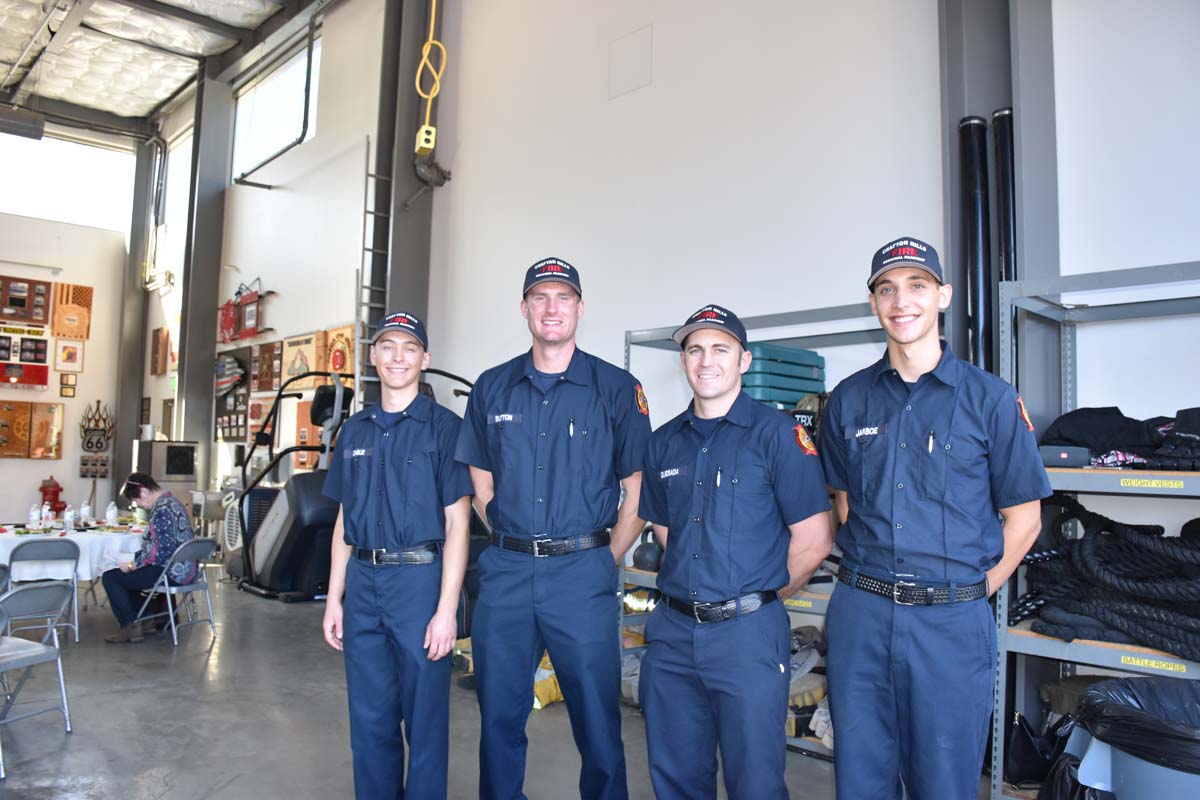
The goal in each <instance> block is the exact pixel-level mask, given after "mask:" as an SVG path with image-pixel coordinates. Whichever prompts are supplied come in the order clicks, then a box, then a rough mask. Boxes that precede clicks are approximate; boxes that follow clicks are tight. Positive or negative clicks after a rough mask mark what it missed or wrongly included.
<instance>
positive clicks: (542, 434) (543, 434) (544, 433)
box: [538, 431, 546, 436]
mask: <svg viewBox="0 0 1200 800" xmlns="http://www.w3.org/2000/svg"><path fill="white" fill-rule="evenodd" d="M545 435H546V432H545V431H542V432H541V433H539V434H538V436H545Z"/></svg>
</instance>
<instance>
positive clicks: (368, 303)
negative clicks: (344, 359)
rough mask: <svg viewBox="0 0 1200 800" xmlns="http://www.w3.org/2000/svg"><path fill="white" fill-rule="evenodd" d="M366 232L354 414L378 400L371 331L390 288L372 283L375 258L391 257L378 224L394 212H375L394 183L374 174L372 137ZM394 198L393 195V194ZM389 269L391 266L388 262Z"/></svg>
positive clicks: (357, 298)
mask: <svg viewBox="0 0 1200 800" xmlns="http://www.w3.org/2000/svg"><path fill="white" fill-rule="evenodd" d="M363 161H364V163H363V228H362V236H361V238H360V239H359V243H360V244H361V245H362V254H361V256H360V261H359V266H358V268H357V269H355V270H354V342H355V350H356V354H355V359H354V404H353V406H352V408H351V412H352V413H353V412H355V411H359V410H361V409H362V408H363V407H364V406H365V405H366V404H367V403H371V402H375V400H376V399H377V398H378V393H379V390H378V385H379V376H378V375H377V374H376V373H375V368H374V367H372V366H371V365H370V363H369V362H368V358H367V357H368V355H369V348H370V344H371V331H372V329H373V328H374V327H375V324H376V323H377V322H378V320H379V319H380V318H381V317H382V316H383V313H384V308H385V306H386V301H387V286H386V285H384V286H377V285H374V284H372V283H370V280H371V273H372V271H373V270H372V266H373V264H372V261H373V260H374V258H375V256H377V255H382V256H383V257H384V258H387V256H388V249H387V248H386V247H384V248H378V247H375V246H374V244H375V242H374V238H375V220H376V219H377V218H383V219H389V218H390V217H391V213H390V211H380V210H378V209H377V208H372V204H373V203H372V199H371V198H372V197H373V196H374V191H373V190H374V189H377V188H378V184H379V183H380V182H383V183H388V184H390V183H391V180H392V177H391V176H390V175H381V174H379V173H376V172H372V171H371V137H370V136H368V137H367V146H366V152H365V154H364V156H363ZM389 194H390V193H389ZM388 269H389V270H390V269H391V263H390V261H389V262H388Z"/></svg>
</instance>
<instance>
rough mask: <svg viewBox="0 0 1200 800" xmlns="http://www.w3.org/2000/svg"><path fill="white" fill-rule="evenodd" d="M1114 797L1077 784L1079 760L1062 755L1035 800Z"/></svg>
mask: <svg viewBox="0 0 1200 800" xmlns="http://www.w3.org/2000/svg"><path fill="white" fill-rule="evenodd" d="M1115 797H1116V795H1114V794H1113V793H1112V792H1105V791H1102V790H1100V789H1093V788H1091V787H1090V786H1084V785H1083V784H1081V783H1080V782H1079V759H1078V758H1076V757H1075V756H1073V755H1071V754H1070V753H1063V754H1062V755H1061V756H1059V758H1058V761H1055V762H1054V766H1053V767H1051V768H1050V774H1049V775H1047V776H1046V780H1045V781H1044V782H1043V783H1042V788H1041V789H1039V790H1038V795H1037V800H1113V798H1115Z"/></svg>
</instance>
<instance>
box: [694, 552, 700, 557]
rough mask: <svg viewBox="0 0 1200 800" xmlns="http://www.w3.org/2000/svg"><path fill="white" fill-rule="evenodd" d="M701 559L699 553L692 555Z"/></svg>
mask: <svg viewBox="0 0 1200 800" xmlns="http://www.w3.org/2000/svg"><path fill="white" fill-rule="evenodd" d="M699 557H700V554H699V553H692V558H699Z"/></svg>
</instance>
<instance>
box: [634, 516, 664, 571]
mask: <svg viewBox="0 0 1200 800" xmlns="http://www.w3.org/2000/svg"><path fill="white" fill-rule="evenodd" d="M662 557H663V549H662V545H660V544H659V543H658V539H655V538H654V529H653V528H650V527H647V528H646V530H644V531H642V539H641V544H639V545H638V546H637V549H636V550H634V551H633V566H634V567H635V568H637V569H640V570H642V571H644V572H658V566H659V564H660V563H661V562H662Z"/></svg>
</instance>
